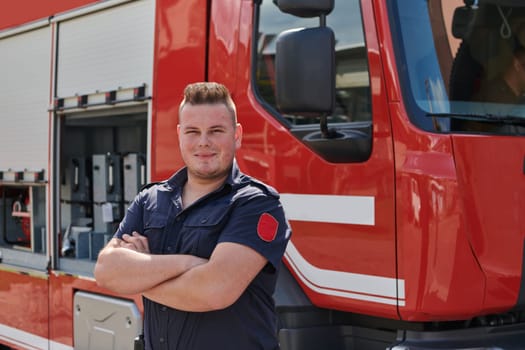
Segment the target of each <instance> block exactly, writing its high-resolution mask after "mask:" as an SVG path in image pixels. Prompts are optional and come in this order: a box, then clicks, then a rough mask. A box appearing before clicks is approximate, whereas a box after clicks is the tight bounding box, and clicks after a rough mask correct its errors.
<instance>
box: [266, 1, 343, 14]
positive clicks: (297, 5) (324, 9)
mask: <svg viewBox="0 0 525 350" xmlns="http://www.w3.org/2000/svg"><path fill="white" fill-rule="evenodd" d="M273 2H274V3H275V4H276V5H277V7H279V9H280V10H281V11H282V12H284V13H289V14H291V15H294V16H297V17H307V18H309V17H319V16H323V15H324V16H326V15H328V14H329V13H330V12H332V10H333V9H334V0H273Z"/></svg>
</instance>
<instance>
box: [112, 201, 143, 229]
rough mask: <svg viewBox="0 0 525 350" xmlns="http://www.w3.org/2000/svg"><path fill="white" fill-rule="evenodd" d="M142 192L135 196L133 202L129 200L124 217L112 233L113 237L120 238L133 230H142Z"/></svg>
mask: <svg viewBox="0 0 525 350" xmlns="http://www.w3.org/2000/svg"><path fill="white" fill-rule="evenodd" d="M143 195H144V194H143V193H142V192H141V193H139V194H138V195H137V196H135V199H134V200H133V202H131V204H130V206H129V208H128V210H127V211H126V215H124V219H122V221H121V222H120V224H119V226H118V229H117V231H116V232H115V234H114V235H113V237H114V238H122V235H123V234H125V233H127V234H132V233H133V231H137V232H139V233H142V232H143V231H144V223H143V215H142V213H143Z"/></svg>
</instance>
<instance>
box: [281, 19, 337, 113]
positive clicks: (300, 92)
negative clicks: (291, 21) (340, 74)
mask: <svg viewBox="0 0 525 350" xmlns="http://www.w3.org/2000/svg"><path fill="white" fill-rule="evenodd" d="M275 73H276V74H275V77H276V78H275V80H276V89H275V90H276V102H277V107H278V108H279V110H280V111H281V112H283V113H322V114H324V113H328V114H329V113H331V112H332V110H333V108H334V105H335V36H334V33H333V31H332V30H331V29H330V28H328V27H316V28H306V29H291V30H287V31H284V32H282V33H281V34H279V36H278V38H277V42H276V54H275Z"/></svg>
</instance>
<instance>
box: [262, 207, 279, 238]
mask: <svg viewBox="0 0 525 350" xmlns="http://www.w3.org/2000/svg"><path fill="white" fill-rule="evenodd" d="M278 227H279V222H277V220H276V219H275V218H274V217H273V216H271V215H270V214H268V213H264V214H262V215H261V216H260V217H259V222H258V223H257V234H258V235H259V237H260V238H261V239H262V240H263V241H265V242H271V241H273V240H274V239H275V235H277V228H278Z"/></svg>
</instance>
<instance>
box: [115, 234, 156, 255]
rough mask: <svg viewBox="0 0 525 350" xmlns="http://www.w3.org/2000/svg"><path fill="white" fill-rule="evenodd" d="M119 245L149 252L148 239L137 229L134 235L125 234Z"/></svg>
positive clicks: (145, 252)
mask: <svg viewBox="0 0 525 350" xmlns="http://www.w3.org/2000/svg"><path fill="white" fill-rule="evenodd" d="M119 247H121V248H128V249H131V250H134V251H136V252H139V253H144V254H149V244H148V239H147V238H146V237H145V236H143V235H141V234H140V233H138V232H137V231H134V232H133V234H132V235H128V234H126V233H125V234H123V235H122V240H119Z"/></svg>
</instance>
